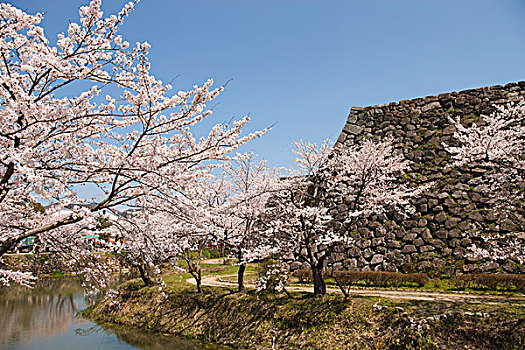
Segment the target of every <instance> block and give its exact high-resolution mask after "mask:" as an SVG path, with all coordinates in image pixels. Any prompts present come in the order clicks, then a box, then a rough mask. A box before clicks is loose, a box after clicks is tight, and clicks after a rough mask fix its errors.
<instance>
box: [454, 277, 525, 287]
mask: <svg viewBox="0 0 525 350" xmlns="http://www.w3.org/2000/svg"><path fill="white" fill-rule="evenodd" d="M451 282H452V284H453V285H454V286H455V287H456V288H458V289H465V288H472V289H489V290H498V289H500V290H516V291H525V276H524V275H516V274H507V273H494V274H492V273H491V274H489V273H473V274H464V275H457V276H454V277H453V278H452V279H451Z"/></svg>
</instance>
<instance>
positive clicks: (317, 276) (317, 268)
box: [312, 263, 326, 297]
mask: <svg viewBox="0 0 525 350" xmlns="http://www.w3.org/2000/svg"><path fill="white" fill-rule="evenodd" d="M312 276H313V279H314V295H315V296H316V297H322V296H323V295H325V294H326V284H325V283H324V279H323V264H322V263H321V264H317V265H312Z"/></svg>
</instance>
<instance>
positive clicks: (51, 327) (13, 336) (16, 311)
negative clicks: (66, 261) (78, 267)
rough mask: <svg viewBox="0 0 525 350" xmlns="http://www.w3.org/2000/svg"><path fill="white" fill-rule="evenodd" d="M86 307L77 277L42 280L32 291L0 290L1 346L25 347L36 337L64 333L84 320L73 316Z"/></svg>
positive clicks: (44, 337)
mask: <svg viewBox="0 0 525 350" xmlns="http://www.w3.org/2000/svg"><path fill="white" fill-rule="evenodd" d="M85 307H86V299H85V298H84V293H83V289H82V287H81V285H80V282H79V281H78V280H76V279H72V278H69V279H64V280H53V279H41V280H40V281H39V282H38V284H37V286H36V287H35V288H34V289H33V290H31V289H28V288H23V287H19V286H11V287H7V288H6V287H4V288H1V289H0V315H1V317H0V329H2V332H1V334H0V348H2V349H3V348H7V347H8V346H9V345H14V344H17V345H18V346H22V347H27V346H29V345H30V344H31V343H32V342H33V341H34V340H35V339H46V338H50V337H54V336H56V335H59V334H63V333H65V332H66V331H67V330H68V329H69V328H70V327H71V326H72V325H73V324H81V323H84V322H87V321H85V320H83V319H81V318H77V317H76V316H75V314H76V312H77V311H79V310H82V309H84V308H85Z"/></svg>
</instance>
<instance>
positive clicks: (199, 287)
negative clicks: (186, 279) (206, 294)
mask: <svg viewBox="0 0 525 350" xmlns="http://www.w3.org/2000/svg"><path fill="white" fill-rule="evenodd" d="M193 277H194V278H195V281H197V293H202V276H201V271H200V270H199V271H197V274H196V275H194V276H193Z"/></svg>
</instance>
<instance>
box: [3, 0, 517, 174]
mask: <svg viewBox="0 0 525 350" xmlns="http://www.w3.org/2000/svg"><path fill="white" fill-rule="evenodd" d="M10 2H11V3H12V4H14V5H15V6H17V7H19V8H22V9H24V10H26V11H27V12H30V13H35V12H44V13H45V20H44V22H43V26H44V28H45V30H46V33H47V35H48V37H50V38H52V39H54V38H56V34H57V33H59V32H62V31H64V30H65V29H66V26H67V23H68V19H69V18H71V19H74V20H77V19H78V6H80V5H82V4H86V3H87V1H77V0H46V1H42V0H11V1H10ZM124 3H125V1H121V0H105V1H104V0H103V9H104V11H105V12H106V14H108V13H114V12H116V11H118V9H119V8H120V7H121V6H122V5H123V4H124ZM524 16H525V2H524V1H522V0H514V1H511V0H492V1H484V0H454V1H452V0H439V1H438V0H427V1H422V0H413V1H409V0H397V1H392V0H382V1H380V0H376V1H373V0H367V1H350V0H347V1H342V0H341V1H337V0H317V1H314V0H259V1H255V0H142V2H141V3H139V5H138V6H137V8H136V11H134V12H133V14H132V15H131V16H130V17H129V18H128V20H127V22H126V24H125V25H124V26H123V28H122V34H123V36H124V37H125V39H126V40H128V41H130V42H135V41H148V42H149V43H151V44H152V49H151V56H150V60H151V63H152V67H153V72H154V73H155V75H156V76H157V77H159V78H160V79H162V80H164V81H170V80H171V79H173V78H175V77H177V76H178V78H177V79H176V80H175V81H174V84H173V85H174V86H175V88H176V89H188V88H190V87H191V86H192V85H194V84H200V83H202V82H204V81H205V80H206V79H207V78H210V77H211V78H214V79H215V81H216V83H224V82H226V81H228V80H229V79H233V81H231V82H230V83H229V84H228V86H227V89H226V91H225V92H224V93H223V94H222V95H221V97H220V98H219V101H218V102H219V105H218V106H217V107H216V108H215V110H214V111H215V113H214V116H213V123H217V122H223V121H228V120H230V119H231V118H232V117H241V116H243V115H245V114H250V116H251V118H252V122H251V124H250V127H249V129H250V130H255V129H260V128H263V127H265V126H269V125H272V124H276V125H275V126H274V128H273V130H271V131H270V132H269V133H268V134H267V135H265V136H264V137H263V138H261V139H259V140H256V141H254V142H253V143H251V144H250V145H249V146H248V147H246V148H245V150H253V151H255V152H257V153H259V154H260V156H261V157H262V158H264V159H267V160H268V161H269V163H270V164H271V165H278V164H279V165H291V164H292V161H293V154H291V152H290V150H291V145H290V144H291V140H292V139H299V138H303V139H306V140H311V141H316V142H319V141H321V140H323V139H325V138H328V137H330V138H332V139H337V137H338V135H339V133H340V131H341V129H342V127H343V125H344V123H345V121H346V117H347V114H348V111H349V109H350V107H351V106H367V105H373V104H379V103H387V102H391V101H398V100H403V99H410V98H415V97H419V96H425V95H431V94H432V95H433V94H438V93H442V92H449V91H459V90H463V89H468V88H474V87H481V86H486V85H495V84H505V83H507V82H512V81H519V80H525V64H524V62H525V20H524V19H525V17H524Z"/></svg>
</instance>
